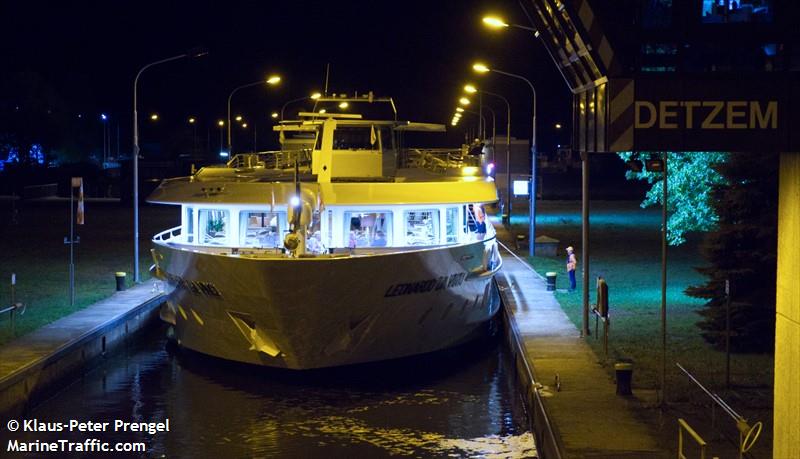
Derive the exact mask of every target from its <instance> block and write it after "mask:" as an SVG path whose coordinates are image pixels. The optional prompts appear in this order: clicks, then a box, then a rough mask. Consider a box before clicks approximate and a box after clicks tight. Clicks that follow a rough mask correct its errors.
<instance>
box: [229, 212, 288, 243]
mask: <svg viewBox="0 0 800 459" xmlns="http://www.w3.org/2000/svg"><path fill="white" fill-rule="evenodd" d="M285 220H286V213H285V212H263V211H242V212H240V213H239V241H240V244H241V245H242V247H280V246H281V245H282V240H281V228H282V227H283V226H284V222H285Z"/></svg>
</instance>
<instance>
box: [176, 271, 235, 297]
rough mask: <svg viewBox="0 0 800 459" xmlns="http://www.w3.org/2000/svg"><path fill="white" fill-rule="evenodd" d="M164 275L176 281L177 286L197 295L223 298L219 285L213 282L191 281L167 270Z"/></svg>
mask: <svg viewBox="0 0 800 459" xmlns="http://www.w3.org/2000/svg"><path fill="white" fill-rule="evenodd" d="M164 276H165V277H166V278H167V280H168V281H170V282H172V283H174V284H175V286H176V288H182V289H184V290H188V291H190V292H192V293H194V294H197V295H203V296H214V297H218V298H222V293H221V292H220V291H219V289H218V288H217V286H216V285H214V284H213V283H211V282H201V281H190V280H186V279H184V278H182V277H180V276H176V275H174V274H170V273H168V272H166V271H165V272H164Z"/></svg>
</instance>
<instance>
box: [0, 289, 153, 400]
mask: <svg viewBox="0 0 800 459" xmlns="http://www.w3.org/2000/svg"><path fill="white" fill-rule="evenodd" d="M163 295H164V293H163V292H159V291H154V287H153V283H152V282H150V283H145V284H141V285H137V286H135V287H132V288H130V289H128V290H125V291H122V292H116V293H115V294H114V295H112V296H110V297H108V298H106V299H104V300H101V301H99V302H97V303H95V304H93V305H91V306H89V307H87V308H85V309H82V310H80V311H77V312H75V313H73V314H70V315H69V316H67V317H64V318H61V319H59V320H57V321H55V322H53V323H51V324H49V325H46V326H44V327H42V328H40V329H38V330H36V331H34V332H32V333H29V334H27V335H24V336H21V337H19V338H17V339H15V340H14V341H11V342H9V343H7V344H5V345H3V346H0V392H2V391H5V390H6V389H8V388H9V387H10V386H11V385H13V384H15V381H18V380H19V379H20V378H25V377H27V376H28V375H29V374H31V372H35V371H37V370H38V369H41V368H43V367H45V366H47V365H49V364H51V363H53V362H54V361H56V360H58V359H59V356H60V355H61V354H62V353H64V352H66V351H68V350H70V349H71V348H73V347H74V346H75V345H76V344H78V343H81V342H83V341H85V340H86V339H89V338H91V337H92V336H93V335H95V334H98V333H101V332H104V331H105V330H106V329H107V328H108V327H109V326H110V325H111V324H114V323H119V322H121V321H124V320H128V319H129V318H130V317H131V316H132V315H133V316H135V315H136V314H138V313H139V312H144V309H148V310H149V309H152V308H153V307H155V305H156V304H159V303H160V302H161V301H162V299H161V298H162V296H163ZM17 320H24V316H22V318H21V319H17ZM30 389H31V390H32V389H33V388H30ZM26 392H28V390H27V389H26Z"/></svg>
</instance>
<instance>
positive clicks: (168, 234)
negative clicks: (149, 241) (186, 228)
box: [153, 226, 181, 242]
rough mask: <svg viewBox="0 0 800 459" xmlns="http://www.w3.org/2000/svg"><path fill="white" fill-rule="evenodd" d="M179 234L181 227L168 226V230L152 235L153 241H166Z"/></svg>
mask: <svg viewBox="0 0 800 459" xmlns="http://www.w3.org/2000/svg"><path fill="white" fill-rule="evenodd" d="M180 235H181V227H180V226H176V227H175V228H170V229H168V230H164V231H162V232H160V233H158V234H156V235H155V236H153V241H155V242H168V241H169V240H170V239H173V238H176V237H178V236H180Z"/></svg>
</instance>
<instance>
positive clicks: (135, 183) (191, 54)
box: [133, 48, 208, 283]
mask: <svg viewBox="0 0 800 459" xmlns="http://www.w3.org/2000/svg"><path fill="white" fill-rule="evenodd" d="M206 54H208V52H206V51H204V50H201V49H199V48H195V49H193V50H190V51H189V52H186V53H183V54H179V55H177V56H172V57H168V58H166V59H161V60H160V61H155V62H151V63H149V64H147V65H145V66H144V67H142V68H141V69H139V72H138V73H137V74H136V78H134V79H133V281H134V282H136V283H139V282H140V281H141V279H140V278H139V121H138V112H137V97H136V96H137V94H138V90H139V77H141V76H142V73H143V72H144V71H145V70H147V69H149V68H150V67H153V66H156V65H159V64H166V63H167V62H172V61H177V60H178V59H183V58H185V57H202V56H205V55H206Z"/></svg>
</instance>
